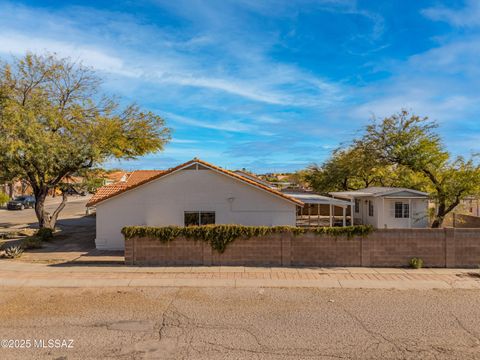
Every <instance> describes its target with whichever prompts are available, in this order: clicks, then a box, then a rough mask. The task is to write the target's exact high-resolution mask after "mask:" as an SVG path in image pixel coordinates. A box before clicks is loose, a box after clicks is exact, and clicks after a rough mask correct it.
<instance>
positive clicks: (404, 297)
mask: <svg viewBox="0 0 480 360" xmlns="http://www.w3.org/2000/svg"><path fill="white" fill-rule="evenodd" d="M0 309H1V321H0V339H17V340H19V339H24V340H30V341H32V344H33V341H34V340H37V343H38V340H44V342H45V346H47V347H48V340H50V339H52V340H54V339H58V340H67V342H65V343H64V344H65V345H68V340H70V339H71V340H73V343H72V345H73V348H69V349H55V348H30V349H11V348H7V349H6V348H0V358H1V359H26V358H29V359H32V358H38V359H43V358H48V359H67V358H68V359H252V358H253V359H302V358H306V359H307V358H308V359H478V358H480V297H479V293H478V291H464V290H455V291H452V290H442V291H440V290H437V291H398V290H397V291H395V290H347V289H332V290H327V289H231V288H228V289H226V288H216V289H208V288H136V289H31V288H30V289H28V288H23V289H15V290H14V289H8V288H4V289H2V290H1V291H0ZM53 344H54V343H53ZM32 346H33V345H32Z"/></svg>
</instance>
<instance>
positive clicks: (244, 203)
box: [87, 159, 303, 250]
mask: <svg viewBox="0 0 480 360" xmlns="http://www.w3.org/2000/svg"><path fill="white" fill-rule="evenodd" d="M92 206H95V207H96V222H97V229H96V239H95V244H96V247H97V249H104V250H122V249H124V239H123V236H122V234H121V233H120V231H121V229H122V228H123V227H124V226H130V225H146V226H167V225H178V226H188V225H204V224H241V225H267V226H272V225H292V226H294V225H295V221H296V209H297V206H303V202H302V201H300V200H298V199H295V198H294V197H291V196H289V195H287V194H283V193H281V192H279V191H277V190H275V189H273V188H271V187H268V186H265V185H263V184H261V183H259V182H257V181H253V180H252V179H250V178H247V177H246V176H242V175H240V174H237V173H234V172H231V171H228V170H225V169H222V168H219V167H217V166H215V165H212V164H209V163H207V162H205V161H202V160H199V159H193V160H191V161H188V162H186V163H184V164H181V165H179V166H177V167H175V168H172V169H169V170H166V171H159V170H150V171H143V170H142V171H135V172H133V173H131V174H130V176H129V177H128V178H127V179H125V181H122V182H119V183H116V184H112V185H107V186H104V187H102V188H100V189H99V190H98V191H97V193H96V194H95V195H94V196H93V197H92V198H91V199H90V201H89V202H88V204H87V207H92Z"/></svg>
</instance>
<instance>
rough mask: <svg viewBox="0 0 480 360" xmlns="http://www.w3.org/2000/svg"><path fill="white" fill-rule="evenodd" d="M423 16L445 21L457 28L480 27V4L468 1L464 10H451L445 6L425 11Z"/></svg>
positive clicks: (476, 0)
mask: <svg viewBox="0 0 480 360" xmlns="http://www.w3.org/2000/svg"><path fill="white" fill-rule="evenodd" d="M423 14H424V15H425V16H427V17H429V18H430V19H432V20H437V21H445V22H447V23H449V24H451V25H453V26H457V27H477V26H480V2H479V1H478V0H466V1H465V6H464V7H462V8H460V9H459V8H450V7H447V6H444V5H440V6H435V7H431V8H428V9H425V10H423Z"/></svg>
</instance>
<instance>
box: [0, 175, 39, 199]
mask: <svg viewBox="0 0 480 360" xmlns="http://www.w3.org/2000/svg"><path fill="white" fill-rule="evenodd" d="M0 189H1V190H2V191H3V192H4V193H5V194H7V195H8V196H9V197H10V198H12V199H13V198H15V197H17V196H22V195H32V194H33V190H32V187H31V186H30V184H29V183H28V181H26V180H14V181H11V182H9V183H5V184H0Z"/></svg>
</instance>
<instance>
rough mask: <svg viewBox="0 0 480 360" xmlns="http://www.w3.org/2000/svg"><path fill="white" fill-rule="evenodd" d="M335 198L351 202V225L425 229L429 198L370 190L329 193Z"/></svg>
mask: <svg viewBox="0 0 480 360" xmlns="http://www.w3.org/2000/svg"><path fill="white" fill-rule="evenodd" d="M330 195H332V196H333V197H335V198H340V199H348V200H350V201H352V202H354V210H353V222H354V224H356V225H358V224H364V225H372V226H374V227H375V228H378V229H383V228H389V229H390V228H393V229H395V228H397V229H398V228H426V227H428V226H429V219H428V194H427V193H424V192H421V191H417V190H412V189H405V188H395V187H369V188H366V189H361V190H355V191H340V192H331V193H330Z"/></svg>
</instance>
